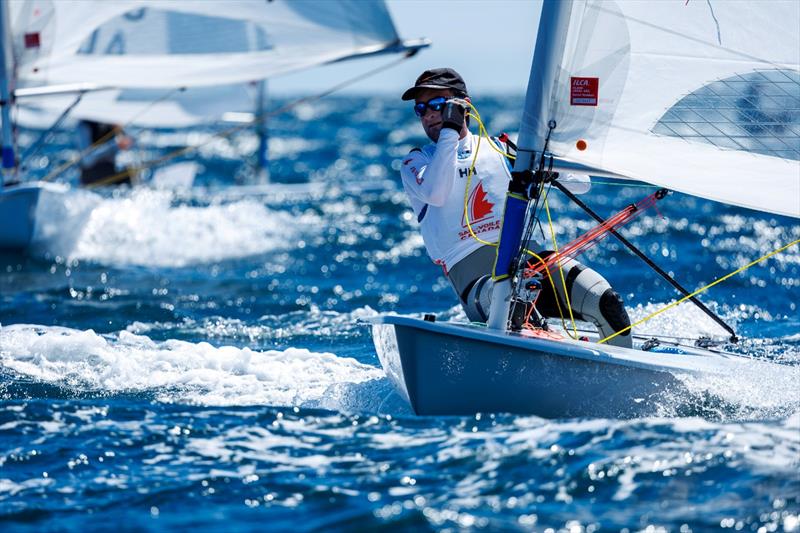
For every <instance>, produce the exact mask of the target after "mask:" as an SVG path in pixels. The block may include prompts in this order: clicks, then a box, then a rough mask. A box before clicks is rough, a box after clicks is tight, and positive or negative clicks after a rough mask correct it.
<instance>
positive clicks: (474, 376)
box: [372, 316, 767, 418]
mask: <svg viewBox="0 0 800 533" xmlns="http://www.w3.org/2000/svg"><path fill="white" fill-rule="evenodd" d="M372 333H373V340H374V343H375V348H376V350H377V353H378V358H379V359H380V362H381V365H382V366H383V369H384V372H385V373H386V375H387V376H388V378H389V380H390V381H391V382H392V384H393V385H394V387H395V388H396V389H397V390H398V392H399V393H400V394H401V395H402V396H403V397H404V398H405V399H406V400H407V401H408V403H409V404H410V406H411V408H412V409H413V411H414V412H415V413H416V414H418V415H472V414H475V413H515V414H531V415H536V416H541V417H544V418H571V417H601V418H633V417H641V416H651V415H657V414H659V412H660V409H661V408H663V406H664V405H665V404H674V399H676V398H683V399H686V398H687V397H688V396H690V394H689V392H688V391H687V390H686V389H685V387H684V386H683V384H682V382H681V381H680V379H678V377H677V376H679V375H681V374H684V375H686V374H690V375H691V374H729V373H730V372H737V370H739V369H741V368H742V365H743V364H767V363H763V362H759V361H753V360H749V359H745V358H741V357H736V356H728V355H724V354H719V353H715V352H709V351H705V350H697V353H680V354H676V353H657V352H643V351H640V350H631V349H626V348H619V347H615V346H607V345H598V344H594V343H587V342H579V341H573V340H571V339H564V340H549V339H542V338H531V337H527V336H522V335H519V334H515V333H503V332H499V331H495V330H491V329H488V328H484V327H478V326H473V325H469V324H458V323H448V322H441V323H440V322H428V321H425V320H419V319H415V318H409V317H402V316H382V317H379V318H377V319H375V320H373V321H372ZM689 352H692V350H689Z"/></svg>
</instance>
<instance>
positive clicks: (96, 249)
mask: <svg viewBox="0 0 800 533" xmlns="http://www.w3.org/2000/svg"><path fill="white" fill-rule="evenodd" d="M174 194H175V193H174V192H170V191H155V190H149V189H137V190H135V191H133V192H131V193H130V194H127V195H120V196H118V197H113V198H101V197H100V196H98V195H96V194H93V193H90V192H87V191H72V192H70V193H69V194H67V195H61V196H58V197H55V196H52V195H51V196H46V197H45V198H43V202H42V204H41V205H40V207H39V211H38V212H37V217H38V220H39V226H40V230H39V231H38V233H37V236H36V239H35V242H36V249H37V251H38V252H39V253H48V254H51V255H54V256H60V257H64V258H66V259H68V260H90V261H96V262H99V263H103V264H115V265H148V266H175V267H180V266H185V265H190V264H198V263H206V262H210V261H220V260H224V259H231V258H237V257H246V256H249V255H255V254H260V253H265V252H268V251H271V250H274V249H283V248H286V247H287V246H288V245H290V244H291V243H292V242H293V240H294V239H293V237H294V236H295V235H296V233H297V232H298V231H300V228H312V230H313V228H316V227H319V226H320V224H318V222H319V220H318V217H317V216H316V215H313V214H307V213H306V214H302V215H299V216H298V215H294V214H290V213H287V212H284V211H272V210H269V209H267V208H266V207H265V206H264V205H263V204H261V203H258V202H255V201H252V200H246V199H245V200H239V201H236V202H232V203H225V204H219V205H215V204H212V205H208V206H191V205H175V202H174Z"/></svg>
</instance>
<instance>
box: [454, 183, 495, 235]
mask: <svg viewBox="0 0 800 533" xmlns="http://www.w3.org/2000/svg"><path fill="white" fill-rule="evenodd" d="M467 206H468V209H469V211H468V213H469V223H470V224H474V223H476V222H480V221H482V220H485V219H487V218H489V217H491V216H492V208H493V207H494V204H493V203H492V202H490V201H489V200H488V198H486V191H485V190H483V182H480V183H478V186H477V187H475V189H473V190H472V194H470V195H469V200H468V201H467ZM461 225H462V226H463V227H465V228H466V227H467V220H466V218H465V217H464V216H463V215H462V217H461Z"/></svg>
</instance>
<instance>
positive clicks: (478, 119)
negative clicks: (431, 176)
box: [464, 102, 516, 248]
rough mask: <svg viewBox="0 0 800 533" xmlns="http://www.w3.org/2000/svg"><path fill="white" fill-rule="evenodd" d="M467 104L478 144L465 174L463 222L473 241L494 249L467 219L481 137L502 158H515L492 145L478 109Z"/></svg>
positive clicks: (468, 114)
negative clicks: (473, 122)
mask: <svg viewBox="0 0 800 533" xmlns="http://www.w3.org/2000/svg"><path fill="white" fill-rule="evenodd" d="M467 104H469V107H470V109H471V111H469V112H467V116H469V117H472V118H474V119H475V121H476V122H477V123H478V135H477V137H478V142H477V143H476V145H475V153H474V154H473V155H472V164H471V165H470V167H469V172H468V173H467V182H466V184H465V186H464V220H465V221H466V223H467V229H468V230H469V234H470V236H471V237H472V238H473V239H475V240H476V241H478V242H479V243H481V244H485V245H486V246H494V247H495V248H496V247H497V245H498V243H496V242H489V241H484V240H483V239H481V238H480V237H478V236H477V235H476V234H475V231H474V230H473V229H472V222H471V221H470V219H469V190H470V186H471V185H472V176H473V174H474V173H475V163H477V161H478V151H479V150H480V148H481V139H482V138H483V137H486V138H487V139H488V140H489V146H490V147H491V148H492V150H494V151H495V152H497V153H499V154H500V155H502V156H503V157H506V158H508V159H516V157H514V156H513V155H511V154H508V153H506V152H503V151H502V150H500V149H499V148H497V147H496V146H495V145H494V143H493V142H492V140H491V138H490V137H489V132H488V131H487V130H486V127H485V126H484V125H483V121H482V120H481V115H480V113H479V112H478V108H476V107H475V106H474V105H473V104H472V102H467Z"/></svg>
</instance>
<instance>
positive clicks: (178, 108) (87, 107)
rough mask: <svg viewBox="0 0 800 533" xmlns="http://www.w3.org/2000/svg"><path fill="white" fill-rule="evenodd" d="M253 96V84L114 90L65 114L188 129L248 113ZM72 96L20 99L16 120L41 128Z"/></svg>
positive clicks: (84, 100) (89, 96) (84, 99)
mask: <svg viewBox="0 0 800 533" xmlns="http://www.w3.org/2000/svg"><path fill="white" fill-rule="evenodd" d="M256 98H257V84H256V83H238V84H233V85H219V86H212V87H192V88H190V89H187V90H185V91H180V90H173V89H172V88H162V89H115V90H106V91H97V92H89V93H87V94H85V95H83V97H82V98H81V100H80V102H79V103H78V105H76V106H75V108H74V109H73V110H72V111H70V113H69V118H71V119H75V118H77V119H83V120H94V121H97V122H108V123H119V124H125V125H127V126H138V127H142V128H189V127H193V126H197V125H200V124H208V123H210V122H214V121H217V120H220V119H223V120H224V118H225V116H227V115H229V114H231V113H241V114H244V113H248V114H250V115H253V113H254V112H255V111H256V109H255V106H256ZM75 100H76V95H74V94H61V95H48V96H46V97H40V98H26V99H24V100H21V101H20V104H19V105H18V109H17V115H16V119H17V122H18V123H19V124H22V125H24V126H26V127H30V128H43V129H47V128H49V127H50V125H52V124H53V122H54V121H55V120H56V119H57V118H58V116H59V115H61V113H62V112H63V111H64V110H65V109H67V108H68V107H69V106H70V105H72V103H73V102H75Z"/></svg>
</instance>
